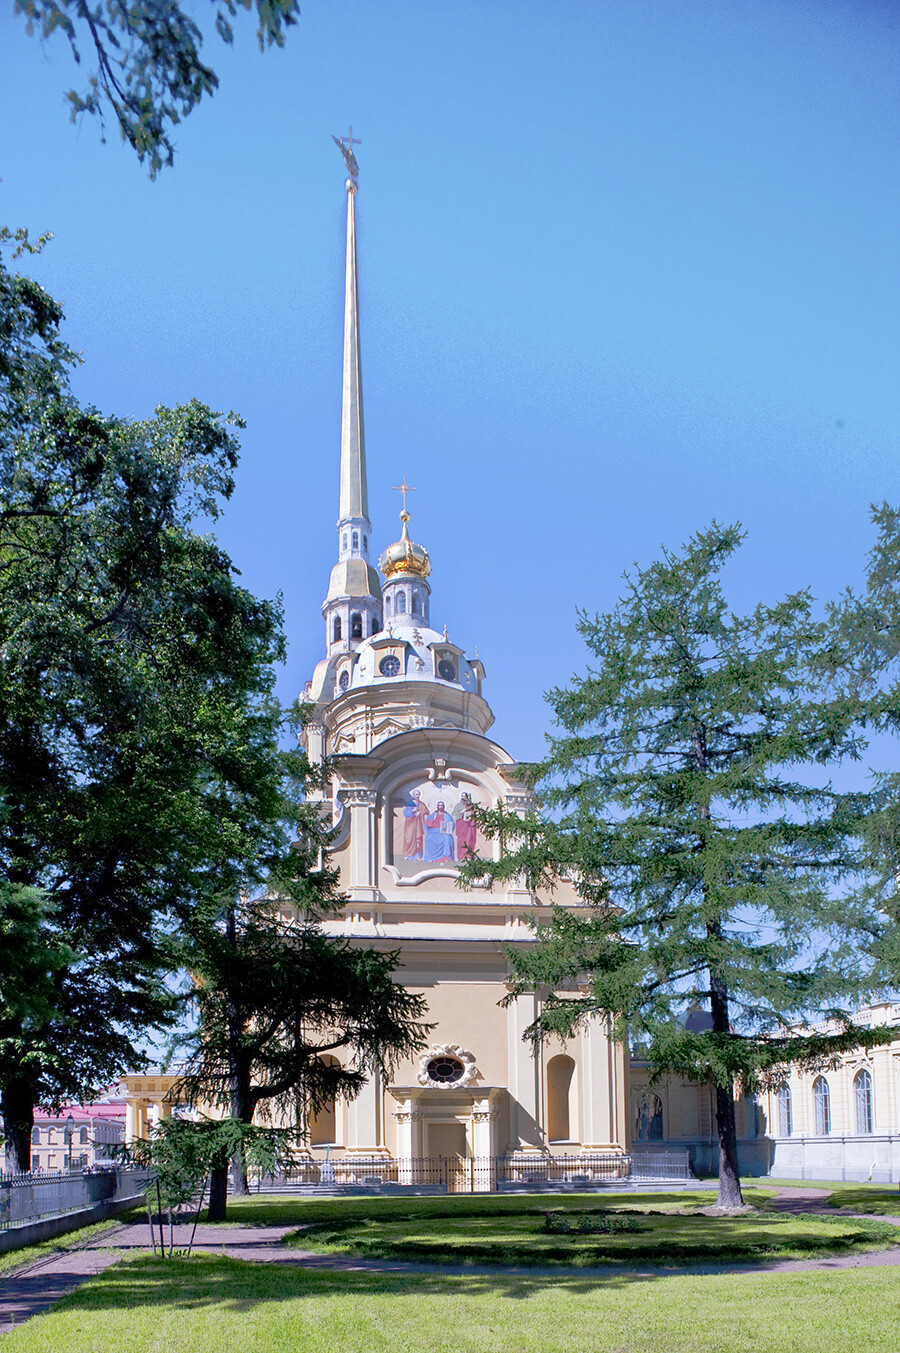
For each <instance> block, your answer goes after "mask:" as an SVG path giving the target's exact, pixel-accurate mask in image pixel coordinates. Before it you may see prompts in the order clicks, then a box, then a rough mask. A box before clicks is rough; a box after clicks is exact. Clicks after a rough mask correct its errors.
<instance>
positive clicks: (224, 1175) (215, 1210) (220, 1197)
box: [206, 1162, 228, 1221]
mask: <svg viewBox="0 0 900 1353" xmlns="http://www.w3.org/2000/svg"><path fill="white" fill-rule="evenodd" d="M227 1198H228V1164H227V1162H226V1163H225V1164H224V1165H214V1166H213V1168H212V1172H211V1174H210V1179H209V1208H208V1210H207V1213H206V1219H207V1221H224V1220H225V1205H226V1201H227Z"/></svg>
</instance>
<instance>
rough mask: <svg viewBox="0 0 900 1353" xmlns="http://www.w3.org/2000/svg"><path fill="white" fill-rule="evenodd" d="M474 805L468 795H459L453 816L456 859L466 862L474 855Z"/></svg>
mask: <svg viewBox="0 0 900 1353" xmlns="http://www.w3.org/2000/svg"><path fill="white" fill-rule="evenodd" d="M474 807H475V805H474V804H473V803H472V799H471V797H470V796H469V795H468V794H460V796H459V803H458V804H457V805H456V808H455V810H454V813H453V816H454V817H455V818H456V858H457V859H458V860H467V859H468V858H469V856H470V855H474V854H475V820H474V818H473V815H472V813H473V809H474Z"/></svg>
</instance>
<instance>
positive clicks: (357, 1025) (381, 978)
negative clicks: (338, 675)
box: [179, 710, 429, 1220]
mask: <svg viewBox="0 0 900 1353" xmlns="http://www.w3.org/2000/svg"><path fill="white" fill-rule="evenodd" d="M300 717H301V715H300V711H299V710H295V711H292V712H291V713H290V714H289V715H288V720H287V721H288V723H289V725H290V727H291V728H292V729H293V730H294V731H296V727H297V721H298V720H299V718H300ZM268 747H269V752H270V754H271V755H272V756H274V757H275V758H276V759H277V760H278V762H279V771H278V775H277V776H276V777H275V778H276V779H278V781H279V783H280V786H281V806H280V811H279V812H278V813H277V814H274V815H273V816H272V817H271V818H270V819H269V822H268V823H263V822H262V821H261V820H259V819H254V818H253V817H252V816H248V817H246V818H243V819H242V820H241V823H240V828H239V832H240V831H242V832H243V837H242V838H241V836H240V835H239V834H238V835H236V836H235V837H234V840H233V854H232V859H231V868H230V870H223V868H222V864H223V861H221V860H220V862H219V865H218V869H219V871H220V874H219V876H220V883H221V885H222V886H221V888H220V890H219V892H218V895H213V893H212V891H211V892H210V895H209V897H208V899H207V902H206V903H205V905H203V906H201V907H198V908H197V909H196V910H195V911H194V912H193V914H192V915H191V916H190V918H189V919H188V920H187V922H186V924H185V926H184V928H183V931H182V945H183V949H182V953H183V960H184V963H185V966H186V968H187V969H188V970H189V972H190V975H191V979H192V983H193V993H192V996H193V1002H194V1004H195V1006H196V1016H197V1020H196V1029H195V1031H194V1032H193V1034H192V1036H191V1037H190V1038H188V1039H187V1040H186V1051H187V1054H188V1056H187V1062H186V1067H185V1071H184V1074H183V1076H182V1078H181V1082H180V1085H179V1090H180V1092H181V1093H182V1094H184V1095H185V1096H186V1097H187V1098H188V1100H189V1101H190V1102H191V1103H193V1104H199V1105H201V1106H203V1105H210V1106H215V1107H216V1108H218V1109H220V1110H224V1111H225V1112H226V1113H227V1114H228V1115H229V1117H230V1118H231V1119H232V1120H234V1121H235V1122H236V1123H239V1124H242V1125H244V1127H246V1128H252V1127H254V1126H256V1127H260V1126H265V1125H266V1124H267V1123H268V1124H273V1123H276V1122H277V1123H278V1124H280V1125H284V1126H287V1127H289V1128H292V1129H294V1131H295V1133H296V1134H297V1136H299V1137H302V1135H303V1134H304V1132H305V1131H306V1128H307V1125H308V1122H309V1119H310V1117H311V1115H312V1114H314V1113H315V1112H316V1111H318V1110H319V1109H321V1108H322V1107H323V1106H324V1105H326V1104H329V1103H330V1102H332V1101H333V1100H335V1099H336V1098H337V1099H341V1098H343V1099H353V1098H355V1096H356V1095H358V1094H359V1092H360V1091H361V1089H362V1088H363V1086H364V1084H365V1083H366V1080H367V1079H368V1077H369V1076H370V1075H371V1074H372V1073H373V1072H374V1071H376V1070H380V1071H382V1072H384V1073H387V1072H388V1071H390V1070H391V1069H392V1068H393V1067H394V1066H395V1065H396V1063H397V1061H398V1060H399V1059H400V1058H401V1057H403V1056H406V1055H408V1054H409V1053H411V1052H413V1051H415V1050H416V1049H418V1048H419V1047H421V1046H422V1044H423V1042H424V1038H425V1035H426V1033H427V1031H428V1027H429V1026H428V1025H426V1024H423V1023H422V1017H423V1015H424V1013H425V1009H426V1007H425V1002H424V999H423V998H422V997H420V996H418V995H417V994H415V993H414V992H411V991H409V990H408V989H406V988H405V987H403V986H401V985H400V984H399V983H398V982H396V981H395V980H394V978H395V972H396V967H397V956H396V954H393V953H384V952H380V951H378V950H376V949H373V948H371V947H369V946H354V945H353V944H351V943H349V942H348V941H346V940H343V939H337V938H335V937H333V936H329V935H328V934H327V933H326V931H325V930H324V929H323V927H322V922H323V921H325V920H327V918H328V916H329V915H333V914H334V913H335V912H336V910H337V909H338V908H339V907H340V906H341V904H342V903H343V901H344V899H343V897H342V895H341V894H340V892H339V889H338V878H337V874H336V872H335V871H334V870H333V869H332V868H331V867H330V866H329V861H328V848H329V842H330V836H331V833H330V826H329V825H328V824H327V823H326V822H324V821H323V818H322V815H321V806H320V804H318V803H317V802H314V801H313V802H310V801H309V800H308V799H307V798H306V793H307V790H308V788H309V787H310V785H311V783H312V780H313V779H314V778H316V777H321V776H322V775H323V774H324V772H323V770H322V768H321V767H318V768H314V767H312V766H311V765H310V764H309V763H308V761H307V759H306V757H305V755H304V754H303V753H302V752H301V751H300V750H299V749H298V748H296V747H295V748H293V749H288V750H284V749H280V748H279V746H278V742H277V740H275V739H270V740H269V743H268ZM230 821H231V824H232V827H233V826H234V823H235V818H234V815H233V814H230ZM260 828H263V829H264V830H263V831H260ZM272 828H275V829H276V831H275V832H274V833H273V830H272ZM278 830H280V832H281V837H280V840H279V839H278V836H277V831H278ZM228 1165H229V1162H228V1161H226V1160H225V1159H221V1160H219V1161H218V1162H217V1165H216V1168H215V1169H214V1170H213V1176H212V1186H211V1194H210V1219H211V1220H222V1219H223V1218H224V1215H225V1206H226V1197H227V1190H228ZM230 1167H231V1185H232V1189H233V1191H234V1192H236V1193H244V1192H246V1190H247V1178H246V1163H245V1159H244V1154H243V1151H242V1149H241V1146H240V1144H238V1146H237V1148H236V1149H235V1151H234V1153H233V1155H232V1159H231V1161H230Z"/></svg>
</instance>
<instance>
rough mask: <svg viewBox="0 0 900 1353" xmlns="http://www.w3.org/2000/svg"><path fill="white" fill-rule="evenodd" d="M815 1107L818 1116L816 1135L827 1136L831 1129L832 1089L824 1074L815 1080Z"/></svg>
mask: <svg viewBox="0 0 900 1353" xmlns="http://www.w3.org/2000/svg"><path fill="white" fill-rule="evenodd" d="M813 1109H814V1110H815V1116H816V1136H817V1137H827V1136H828V1134H829V1132H830V1131H831V1091H830V1090H829V1089H828V1082H827V1080H826V1079H825V1077H824V1076H817V1077H816V1079H815V1080H814V1081H813Z"/></svg>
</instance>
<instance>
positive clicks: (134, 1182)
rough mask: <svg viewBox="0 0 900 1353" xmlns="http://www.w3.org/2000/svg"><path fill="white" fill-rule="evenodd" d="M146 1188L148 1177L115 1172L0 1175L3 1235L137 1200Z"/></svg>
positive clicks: (0, 1210) (133, 1173) (134, 1173)
mask: <svg viewBox="0 0 900 1353" xmlns="http://www.w3.org/2000/svg"><path fill="white" fill-rule="evenodd" d="M146 1187H147V1175H146V1173H144V1172H141V1171H137V1170H117V1169H114V1168H111V1169H101V1170H91V1171H86V1172H84V1173H82V1172H81V1171H66V1172H64V1171H59V1172H58V1173H50V1172H47V1173H36V1174H7V1175H0V1231H8V1230H9V1229H10V1227H13V1226H26V1225H28V1224H29V1223H30V1222H35V1221H41V1220H42V1219H43V1218H45V1217H56V1216H62V1215H64V1214H65V1213H66V1212H79V1211H80V1210H81V1209H82V1208H86V1207H92V1206H94V1204H95V1203H106V1202H112V1201H114V1200H118V1199H124V1198H135V1199H137V1198H139V1197H141V1196H142V1194H143V1193H144V1190H145V1189H146Z"/></svg>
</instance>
